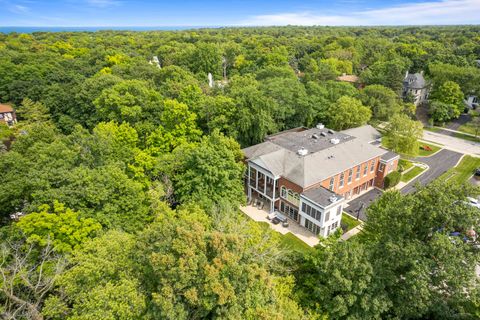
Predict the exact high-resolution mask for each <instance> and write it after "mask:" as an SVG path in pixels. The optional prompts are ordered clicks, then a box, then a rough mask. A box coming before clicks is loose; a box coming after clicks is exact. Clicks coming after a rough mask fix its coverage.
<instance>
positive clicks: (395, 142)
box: [383, 114, 423, 156]
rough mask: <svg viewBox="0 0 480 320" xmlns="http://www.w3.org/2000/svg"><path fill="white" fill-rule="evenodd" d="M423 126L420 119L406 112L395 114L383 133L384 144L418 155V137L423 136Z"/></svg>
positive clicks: (401, 151)
mask: <svg viewBox="0 0 480 320" xmlns="http://www.w3.org/2000/svg"><path fill="white" fill-rule="evenodd" d="M422 134H423V126H422V123H421V122H419V121H415V120H412V119H410V118H409V117H408V116H407V115H405V114H397V115H394V116H393V117H392V118H391V119H390V122H389V123H388V125H387V127H386V128H385V134H384V135H383V143H384V145H385V146H386V147H387V148H389V149H392V150H393V151H395V152H398V153H404V154H408V155H413V156H415V155H417V154H418V150H419V142H418V139H420V138H422Z"/></svg>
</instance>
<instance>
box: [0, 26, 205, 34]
mask: <svg viewBox="0 0 480 320" xmlns="http://www.w3.org/2000/svg"><path fill="white" fill-rule="evenodd" d="M198 28H204V27H201V26H181V27H179V26H163V27H0V33H11V32H17V33H33V32H62V31H66V32H80V31H90V32H94V31H101V30H122V31H153V30H163V31H166V30H188V29H198ZM212 28H213V27H212Z"/></svg>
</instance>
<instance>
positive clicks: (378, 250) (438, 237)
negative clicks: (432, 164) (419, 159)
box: [362, 181, 480, 319]
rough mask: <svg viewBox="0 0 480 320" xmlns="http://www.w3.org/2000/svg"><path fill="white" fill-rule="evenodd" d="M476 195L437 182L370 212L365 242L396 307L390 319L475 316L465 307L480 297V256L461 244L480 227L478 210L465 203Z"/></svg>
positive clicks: (391, 195)
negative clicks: (479, 274)
mask: <svg viewBox="0 0 480 320" xmlns="http://www.w3.org/2000/svg"><path fill="white" fill-rule="evenodd" d="M473 192H475V191H474V190H472V188H471V187H469V186H467V185H456V184H451V183H444V182H442V181H437V182H435V183H433V184H431V185H429V186H428V187H425V188H420V189H419V190H418V192H417V193H415V194H411V195H407V196H402V195H401V194H400V192H398V191H394V192H387V193H385V195H384V196H383V197H382V198H380V200H379V201H377V202H375V203H374V204H373V205H372V206H370V207H369V208H368V212H367V214H368V223H367V224H366V225H365V227H364V233H363V234H362V236H363V237H365V238H364V239H363V241H365V243H366V244H367V245H368V246H369V247H370V248H371V258H370V261H371V262H372V264H373V266H374V270H375V277H377V278H378V279H381V281H382V285H383V288H384V290H385V291H383V292H386V293H388V297H389V300H390V301H391V302H392V304H391V309H390V313H391V314H393V315H395V316H396V317H398V318H401V319H406V318H430V319H438V318H455V317H456V316H458V315H459V314H462V316H465V317H466V318H470V317H472V316H473V315H472V314H471V313H470V312H471V310H468V309H467V308H466V306H467V305H468V304H469V302H468V301H469V297H475V296H477V297H478V294H479V292H478V286H476V285H472V283H473V282H472V281H476V280H474V279H476V275H475V270H474V269H475V266H476V265H478V263H479V256H478V254H477V253H476V252H475V250H476V249H475V248H474V246H473V245H472V243H471V242H470V243H469V242H465V241H463V239H462V238H463V237H465V239H470V240H471V238H469V237H470V235H469V234H470V233H469V230H472V229H474V230H475V229H476V228H478V226H479V225H478V221H479V215H480V213H479V211H478V209H477V208H474V207H472V206H470V205H468V204H467V202H466V197H467V196H471V195H473V194H474V193H473ZM472 227H473V228H472ZM454 232H459V236H456V233H454Z"/></svg>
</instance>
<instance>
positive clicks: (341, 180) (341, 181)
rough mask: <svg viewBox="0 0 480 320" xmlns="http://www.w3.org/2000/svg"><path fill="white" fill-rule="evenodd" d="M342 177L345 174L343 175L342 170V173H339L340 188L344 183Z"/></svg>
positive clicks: (343, 177)
mask: <svg viewBox="0 0 480 320" xmlns="http://www.w3.org/2000/svg"><path fill="white" fill-rule="evenodd" d="M344 179H345V175H344V173H343V172H342V173H340V183H339V187H340V188H343V184H344V181H343V180H344Z"/></svg>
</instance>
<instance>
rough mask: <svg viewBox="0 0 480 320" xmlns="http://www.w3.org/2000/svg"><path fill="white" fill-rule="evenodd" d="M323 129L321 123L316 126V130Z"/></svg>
mask: <svg viewBox="0 0 480 320" xmlns="http://www.w3.org/2000/svg"><path fill="white" fill-rule="evenodd" d="M323 128H325V126H324V124H323V123H319V124H317V129H323Z"/></svg>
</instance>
